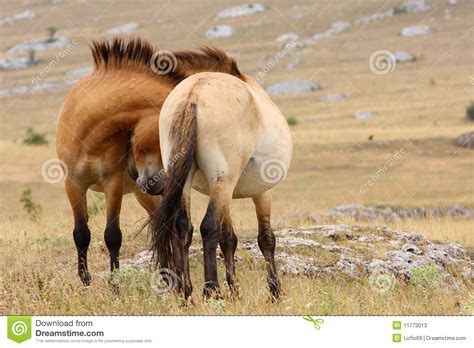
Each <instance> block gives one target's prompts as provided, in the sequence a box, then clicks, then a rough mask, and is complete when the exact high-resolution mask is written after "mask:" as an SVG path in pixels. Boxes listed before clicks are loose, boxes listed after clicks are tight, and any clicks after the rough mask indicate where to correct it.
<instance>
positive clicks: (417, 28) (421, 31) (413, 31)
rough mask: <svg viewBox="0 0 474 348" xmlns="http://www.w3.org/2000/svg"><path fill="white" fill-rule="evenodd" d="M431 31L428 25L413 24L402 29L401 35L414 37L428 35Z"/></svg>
mask: <svg viewBox="0 0 474 348" xmlns="http://www.w3.org/2000/svg"><path fill="white" fill-rule="evenodd" d="M430 32H431V30H430V28H429V27H428V26H427V25H413V26H411V27H406V28H403V29H402V32H401V35H402V36H403V37H413V36H420V35H426V34H429V33H430Z"/></svg>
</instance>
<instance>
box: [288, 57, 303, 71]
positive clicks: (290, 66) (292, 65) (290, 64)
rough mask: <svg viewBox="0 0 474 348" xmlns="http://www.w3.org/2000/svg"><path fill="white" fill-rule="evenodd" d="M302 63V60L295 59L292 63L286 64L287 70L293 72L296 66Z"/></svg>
mask: <svg viewBox="0 0 474 348" xmlns="http://www.w3.org/2000/svg"><path fill="white" fill-rule="evenodd" d="M299 63H300V60H299V59H298V58H296V59H293V60H292V61H291V62H289V63H288V64H286V69H287V70H293V69H294V68H295V66H297V65H298V64H299Z"/></svg>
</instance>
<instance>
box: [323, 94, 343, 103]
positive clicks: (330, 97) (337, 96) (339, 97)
mask: <svg viewBox="0 0 474 348" xmlns="http://www.w3.org/2000/svg"><path fill="white" fill-rule="evenodd" d="M345 98H346V96H345V95H344V94H339V93H333V94H326V95H323V96H322V97H321V98H319V99H321V100H322V101H325V102H337V101H341V100H344V99H345Z"/></svg>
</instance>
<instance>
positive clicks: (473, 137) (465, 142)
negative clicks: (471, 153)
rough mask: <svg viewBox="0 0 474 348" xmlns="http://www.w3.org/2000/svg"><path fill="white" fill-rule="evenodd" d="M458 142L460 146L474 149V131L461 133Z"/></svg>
mask: <svg viewBox="0 0 474 348" xmlns="http://www.w3.org/2000/svg"><path fill="white" fill-rule="evenodd" d="M456 142H457V144H458V145H459V146H462V147H467V148H468V149H474V132H469V133H464V134H461V135H460V136H458V137H457V139H456Z"/></svg>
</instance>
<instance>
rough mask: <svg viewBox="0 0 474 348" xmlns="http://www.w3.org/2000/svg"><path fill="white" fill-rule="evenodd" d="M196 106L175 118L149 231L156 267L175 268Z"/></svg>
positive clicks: (192, 155) (192, 152)
mask: <svg viewBox="0 0 474 348" xmlns="http://www.w3.org/2000/svg"><path fill="white" fill-rule="evenodd" d="M196 109H197V106H196V103H195V102H189V103H186V105H185V106H184V109H183V110H182V112H181V113H178V114H177V116H175V119H174V121H173V124H172V128H171V132H170V146H171V151H170V156H169V159H168V170H167V173H166V174H167V176H166V179H165V185H164V190H163V193H162V198H161V201H160V204H159V205H158V207H157V208H156V209H155V211H154V213H153V215H152V218H151V221H150V225H149V231H150V234H151V241H152V245H151V249H152V251H153V257H154V259H155V260H156V265H157V266H158V264H160V267H165V268H170V267H171V266H172V258H173V253H174V252H179V251H176V250H173V245H172V238H175V237H176V228H175V219H176V215H177V213H178V211H179V210H180V209H185V208H184V206H183V204H182V196H183V188H184V185H185V183H186V180H187V179H188V174H189V172H190V170H191V168H192V166H193V163H194V158H195V153H196V138H197V120H196V112H197V110H196Z"/></svg>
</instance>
